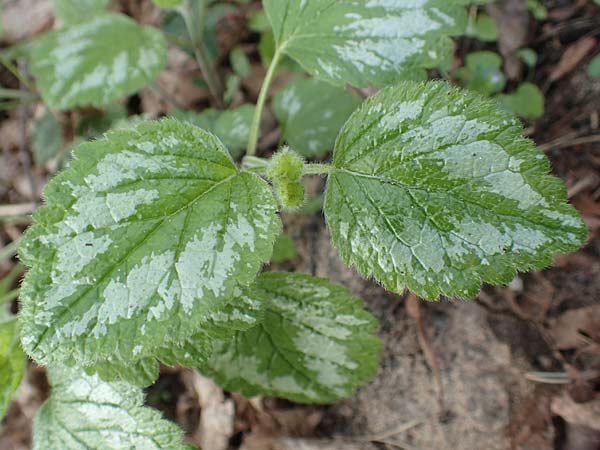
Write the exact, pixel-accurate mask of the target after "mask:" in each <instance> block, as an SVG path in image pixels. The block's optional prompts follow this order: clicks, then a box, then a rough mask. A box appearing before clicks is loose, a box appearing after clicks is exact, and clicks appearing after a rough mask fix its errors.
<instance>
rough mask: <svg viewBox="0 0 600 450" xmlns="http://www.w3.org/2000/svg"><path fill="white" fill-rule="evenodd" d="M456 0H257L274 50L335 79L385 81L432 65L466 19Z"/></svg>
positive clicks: (316, 73)
mask: <svg viewBox="0 0 600 450" xmlns="http://www.w3.org/2000/svg"><path fill="white" fill-rule="evenodd" d="M463 3H464V2H463V1H458V0H263V4H264V7H265V10H266V13H267V16H268V17H269V20H270V22H271V25H272V27H273V31H274V33H275V39H276V42H277V47H278V48H279V49H280V50H281V51H283V52H284V53H286V54H287V55H289V56H291V57H292V58H294V59H296V60H297V61H298V62H299V63H300V64H301V65H302V66H303V67H304V68H305V69H306V70H307V71H308V72H310V73H311V74H312V75H314V76H316V77H318V78H321V79H323V80H326V81H329V82H332V83H334V84H338V85H343V84H346V83H349V84H352V85H354V86H359V87H365V86H367V85H369V84H375V85H377V86H384V85H386V84H390V83H393V82H395V81H397V80H398V79H399V78H401V77H406V76H414V75H415V74H416V73H419V72H420V73H421V75H422V72H423V69H424V68H429V67H434V66H435V65H436V64H438V63H439V62H441V60H442V59H443V58H444V57H445V56H446V54H447V53H448V51H450V50H451V48H452V41H451V40H450V38H449V36H453V35H457V34H460V33H462V32H463V31H464V30H465V28H466V24H467V15H466V12H465V9H464V7H463V6H461V5H462V4H463Z"/></svg>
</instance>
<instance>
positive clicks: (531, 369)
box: [0, 0, 600, 450]
mask: <svg viewBox="0 0 600 450" xmlns="http://www.w3.org/2000/svg"><path fill="white" fill-rule="evenodd" d="M19 2H21V3H20V6H21V8H23V9H21V10H20V11H21V16H19V15H18V14H17V15H16V16H15V17H17V18H20V19H21V22H23V18H25V17H26V18H27V20H26V22H27V24H26V25H25V24H23V23H21V24H20V25H15V26H14V27H13V28H12V29H13V30H14V31H13V32H14V33H16V34H15V35H14V36H13V35H10V40H12V42H16V41H18V40H20V39H23V38H25V37H27V36H28V33H29V35H35V34H36V33H39V32H40V31H42V30H44V29H47V28H49V27H50V26H51V25H52V17H51V9H50V8H48V4H49V2H46V1H42V0H40V1H29V0H19ZM9 3H12V4H13V5H14V3H15V2H9ZM116 3H119V5H115V7H117V6H120V7H121V8H123V10H125V11H127V12H129V13H130V14H132V15H133V16H135V17H136V18H137V19H138V20H140V21H142V22H146V23H149V22H153V21H156V20H157V11H156V10H155V9H154V8H152V7H151V6H150V4H149V3H148V2H140V1H127V0H122V1H121V2H116ZM524 3H525V2H520V1H512V0H507V1H504V2H500V8H499V9H498V10H492V11H491V12H492V14H493V16H494V17H495V18H496V19H497V20H498V21H499V23H500V24H501V28H500V37H501V48H502V49H503V52H504V57H505V62H506V64H507V67H506V70H507V72H511V73H512V74H513V79H512V80H511V81H510V82H509V88H508V89H509V90H510V89H514V87H515V86H516V85H517V83H518V82H519V81H521V80H524V79H528V80H530V81H533V82H534V83H536V84H537V85H538V86H540V87H541V88H542V89H543V91H544V92H545V94H546V114H545V116H544V117H543V118H541V119H540V120H538V121H535V122H531V123H528V124H527V125H528V127H527V133H528V134H529V136H530V137H532V138H533V139H534V140H535V141H536V142H537V143H538V144H539V145H540V148H541V149H542V150H543V151H545V152H546V154H547V155H548V156H549V158H550V159H551V161H552V163H553V171H554V173H555V174H556V175H558V176H560V177H561V178H563V179H564V180H565V182H566V183H567V185H568V187H569V195H570V198H571V201H572V202H573V204H574V205H575V206H576V207H577V208H578V209H579V210H580V212H581V213H582V214H583V215H584V218H585V220H586V222H587V224H588V226H589V228H590V240H589V243H588V245H587V246H586V247H585V248H584V249H582V250H581V251H579V252H577V253H574V254H570V255H566V256H562V257H560V258H558V259H557V261H556V263H555V265H554V266H553V267H552V268H549V269H547V270H543V271H537V272H533V273H529V274H525V275H521V276H519V277H518V278H517V279H515V280H514V281H513V282H512V283H511V284H510V286H507V287H500V288H492V287H486V288H485V289H484V291H483V292H482V294H481V295H480V296H479V297H478V298H477V299H475V300H472V301H464V302H463V301H461V302H459V301H449V300H442V301H440V302H438V303H424V302H419V301H416V300H415V299H414V298H410V297H409V296H404V297H403V296H397V295H394V294H390V293H388V292H386V291H384V290H383V289H382V288H380V287H379V286H377V285H376V284H375V283H373V282H371V281H368V280H363V279H362V278H361V277H359V276H358V275H357V274H356V273H355V272H353V271H352V270H349V269H347V268H345V267H344V265H343V264H342V263H341V261H340V258H339V256H338V253H337V251H336V250H335V249H333V248H332V246H331V244H330V240H329V237H328V233H327V231H326V228H325V226H324V221H323V218H322V217H321V216H320V215H315V216H306V215H285V216H284V223H285V225H286V231H287V233H288V234H289V235H290V236H291V237H292V238H293V239H294V240H295V242H296V244H297V246H298V250H299V256H298V258H297V259H296V260H294V261H293V262H290V263H285V264H282V265H281V266H280V267H278V268H279V269H283V270H297V271H302V272H308V273H312V274H315V275H319V276H328V277H330V278H331V279H332V280H333V281H335V282H339V283H342V284H344V285H346V286H348V287H349V288H350V289H351V290H352V291H353V292H354V293H355V294H357V295H359V296H361V297H362V298H364V299H365V300H366V301H367V303H368V305H369V308H370V310H371V311H373V312H374V314H375V315H376V316H377V317H378V318H379V320H380V321H381V330H380V335H381V337H382V338H383V339H384V342H385V353H384V355H383V357H382V362H381V371H380V373H379V375H378V376H377V377H376V378H375V379H374V380H373V382H372V383H371V384H370V385H369V386H367V387H365V388H364V389H362V390H361V391H360V392H359V393H358V394H357V395H356V396H354V397H353V398H351V399H349V400H347V401H344V402H341V403H339V404H337V405H333V406H330V407H300V406H297V405H292V404H289V403H287V402H282V401H279V400H275V399H268V398H265V399H252V400H246V399H243V398H241V397H240V396H238V395H236V394H228V393H223V392H222V391H220V389H218V388H217V387H215V386H214V385H212V384H211V383H210V382H209V381H208V380H206V379H203V378H202V377H200V376H198V375H197V374H195V373H192V372H190V371H186V370H180V369H167V368H165V369H164V371H163V374H162V376H161V379H160V380H159V382H158V383H157V384H156V385H155V386H153V387H152V388H150V389H149V391H148V402H149V404H151V405H153V406H156V407H158V408H160V409H161V410H162V411H164V413H165V414H166V415H167V417H169V418H171V419H173V420H176V421H178V422H179V423H180V424H181V425H182V426H183V427H184V429H185V430H186V432H187V433H188V437H189V439H190V441H191V442H194V443H196V444H202V445H203V446H204V448H205V450H212V449H214V450H225V449H237V448H241V449H245V450H259V449H260V450H269V449H272V450H288V449H290V450H291V449H295V450H298V449H300V450H304V449H306V450H313V449H323V450H336V449H349V450H355V449H356V450H358V449H361V450H369V449H377V448H378V449H397V448H403V449H407V450H414V449H420V450H433V449H436V450H446V449H447V450H463V449H465V450H467V449H468V450H478V449H482V450H483V449H489V450H495V449H498V450H505V449H506V450H508V449H521V450H526V449H530V450H553V449H555V450H595V449H599V448H600V392H599V389H598V387H599V384H598V382H599V380H600V357H599V356H600V303H599V301H598V300H599V299H600V257H599V253H600V238H599V236H598V229H599V227H600V203H599V202H598V199H599V197H600V171H599V167H600V128H599V123H600V117H599V114H600V79H595V80H594V79H592V78H590V77H589V76H588V75H587V73H586V65H587V62H588V61H589V59H590V57H591V56H592V54H593V53H594V52H597V51H598V43H597V41H595V44H594V45H593V46H592V47H590V48H589V49H588V50H587V51H585V52H584V51H582V50H581V49H582V48H583V49H584V50H585V48H584V47H585V45H588V46H589V44H586V42H584V41H585V40H586V39H587V40H588V41H589V39H598V38H600V7H599V6H596V5H594V4H593V2H591V1H585V0H582V1H548V2H545V4H546V6H547V7H548V10H549V16H548V19H547V20H546V21H543V22H542V21H536V20H534V19H533V18H532V17H531V16H530V15H528V14H527V12H523V10H522V6H523V4H524ZM26 4H27V5H26ZM24 5H25V6H24ZM256 7H257V5H250V6H246V7H244V8H243V9H241V10H240V12H239V13H237V14H231V15H228V16H226V17H225V18H224V19H222V21H221V24H220V26H219V40H220V43H221V46H222V47H223V49H225V50H226V49H228V48H231V47H232V46H234V45H236V44H238V43H242V44H243V45H244V48H245V49H246V51H247V53H248V54H249V55H250V56H252V58H253V61H255V63H254V65H253V74H254V75H253V76H252V77H250V78H249V79H248V80H246V81H245V82H244V85H243V88H242V90H241V91H240V92H239V93H238V94H236V95H237V97H236V99H235V100H234V103H238V104H240V103H243V102H245V101H255V99H256V96H257V91H258V88H259V85H260V80H261V77H262V76H263V75H264V69H263V68H262V66H261V65H260V63H259V62H258V57H257V54H256V44H257V37H256V36H254V35H251V34H249V33H248V32H246V31H245V28H244V27H245V14H246V12H247V11H250V10H252V9H253V8H256ZM24 11H26V13H27V15H26V16H23V14H25V12H24ZM523 14H524V15H523ZM507 18H508V19H510V20H508V21H507V20H506V19H507ZM11 20H13V19H11ZM503 20H504V22H503ZM502 23H504V25H502ZM515 24H516V25H515ZM509 25H510V26H511V27H514V26H516V27H517V29H516V30H515V29H511V30H510V31H509V30H508V28H503V27H508V26H509ZM9 31H10V30H9ZM511 39H512V40H513V41H514V40H515V39H516V40H517V41H518V42H516V43H515V42H510V40H511ZM507 41H508V42H507ZM514 45H517V47H531V48H533V49H535V50H536V52H537V53H538V55H539V61H538V66H537V67H536V69H535V71H527V70H525V69H523V68H522V67H520V64H519V62H518V61H515V59H514V57H513V56H511V54H510V51H509V50H507V49H510V48H511V46H513V47H514ZM483 48H486V49H496V44H485V45H484V44H482V43H480V42H477V41H475V40H472V39H465V40H462V41H461V42H460V44H459V46H458V49H457V61H459V60H460V59H461V58H463V57H464V55H465V54H466V53H467V52H470V51H473V50H476V49H483ZM578 49H579V50H580V51H579V52H578ZM178 58H179V59H178ZM172 60H173V62H172V64H171V66H170V67H171V68H170V70H169V71H167V73H166V74H165V75H162V76H161V80H160V81H159V84H160V86H161V87H162V88H163V89H164V91H165V92H166V93H167V94H166V95H167V97H166V98H165V97H164V96H161V95H158V94H156V92H155V91H152V90H149V89H146V90H144V91H142V92H141V93H140V94H139V95H138V96H136V97H134V98H133V99H132V100H130V101H129V103H128V107H129V109H130V111H131V112H144V113H147V114H149V115H150V116H151V117H157V116H159V115H161V114H164V113H165V112H166V111H168V110H169V109H170V105H169V103H172V100H175V101H177V102H178V103H183V104H184V105H185V106H187V107H189V108H190V109H194V108H195V109H201V108H202V107H204V106H206V105H207V104H208V102H209V99H208V93H207V92H206V91H205V90H203V89H202V88H199V87H197V86H195V85H194V84H193V83H192V82H191V81H190V80H192V79H193V78H194V77H195V76H197V72H195V66H194V63H193V61H191V60H190V59H189V58H186V57H185V55H184V56H181V55H177V54H174V55H172ZM508 66H510V68H509V67H508ZM220 69H221V71H222V73H226V72H228V71H229V68H228V67H227V60H226V58H225V59H224V60H223V61H222V63H221V66H220ZM0 82H1V83H2V85H3V86H8V87H12V88H16V87H18V83H17V81H16V80H15V79H14V78H12V77H11V76H10V74H8V73H7V72H5V71H2V70H0ZM282 83H283V80H282V81H281V83H280V84H282ZM169 100H171V102H170V101H169ZM85 113H89V112H81V111H80V112H73V113H68V114H65V115H64V116H63V117H62V120H63V122H64V124H65V127H66V131H65V135H66V137H67V138H72V137H73V124H74V123H75V122H76V120H77V118H78V115H81V114H85ZM38 114H39V106H34V107H31V108H28V109H27V110H23V109H14V110H10V111H6V112H0V145H1V147H2V153H1V154H0V247H2V246H5V245H8V244H9V243H10V242H12V241H15V240H17V239H18V238H19V236H20V234H21V233H22V231H23V230H24V228H25V226H26V224H27V222H28V220H27V218H26V216H24V215H26V214H27V213H29V212H30V210H31V208H32V206H34V205H32V203H33V204H37V203H38V202H39V198H40V197H39V192H40V189H41V188H42V187H43V185H44V183H45V181H46V179H47V176H48V168H47V167H46V168H44V167H37V166H35V165H33V164H32V163H31V158H30V153H29V149H30V145H29V144H30V139H29V136H30V129H31V121H32V118H33V117H35V116H36V115H38ZM264 136H265V138H264V139H263V142H262V144H261V149H262V151H264V152H269V151H272V150H273V148H274V147H275V145H276V143H277V141H278V139H279V132H278V130H277V126H276V124H275V123H274V120H272V119H269V118H267V120H266V121H265V129H264ZM310 183H311V187H312V188H313V189H317V188H318V187H319V185H320V184H321V183H322V180H320V179H318V178H316V179H313V180H311V182H310ZM8 216H11V218H8ZM15 263H16V262H15V261H14V260H13V261H9V262H4V263H0V276H5V275H6V274H8V273H9V272H10V271H11V269H12V268H13V267H14V266H15ZM15 308H16V305H15ZM47 392H48V388H47V384H46V382H45V378H44V372H43V370H41V369H39V368H36V367H35V366H33V365H30V367H29V371H28V375H27V379H26V380H25V382H24V383H23V385H22V386H21V388H20V390H19V392H18V395H17V399H16V402H15V404H14V405H13V406H12V408H11V410H10V412H9V416H8V419H7V420H6V421H5V423H4V424H3V425H2V426H1V428H0V450H9V449H10V450H17V449H23V448H28V445H29V442H30V430H31V420H32V418H33V416H34V414H35V411H36V410H37V408H38V407H39V405H40V404H41V402H42V401H43V399H44V397H45V396H46V395H47ZM298 439H303V440H298ZM315 439H316V440H317V441H315Z"/></svg>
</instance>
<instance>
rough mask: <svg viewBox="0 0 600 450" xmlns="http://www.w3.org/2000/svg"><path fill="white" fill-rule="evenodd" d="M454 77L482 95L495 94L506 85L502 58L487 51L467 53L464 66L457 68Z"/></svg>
mask: <svg viewBox="0 0 600 450" xmlns="http://www.w3.org/2000/svg"><path fill="white" fill-rule="evenodd" d="M456 78H458V79H459V80H460V81H462V82H463V83H465V85H466V87H467V88H469V89H471V90H472V91H475V92H479V93H480V94H482V95H492V94H495V93H497V92H500V91H502V90H503V89H504V86H506V76H505V75H504V72H502V58H500V56H499V55H498V54H497V53H494V52H489V51H481V52H473V53H469V54H468V55H467V58H466V64H465V67H463V68H461V69H460V70H458V72H457V73H456Z"/></svg>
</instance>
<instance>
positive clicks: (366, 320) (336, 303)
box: [203, 272, 381, 403]
mask: <svg viewBox="0 0 600 450" xmlns="http://www.w3.org/2000/svg"><path fill="white" fill-rule="evenodd" d="M251 289H252V290H253V291H254V293H255V295H256V296H258V297H260V298H261V299H262V301H263V304H264V308H265V319H264V320H263V321H262V322H261V323H260V324H259V325H258V326H256V327H254V328H251V329H250V330H248V331H243V332H238V333H237V334H236V335H235V336H234V337H233V339H231V340H225V341H217V342H216V343H215V349H214V352H213V358H212V359H211V360H210V362H209V363H208V365H206V366H205V367H204V369H203V370H204V371H205V372H206V373H208V374H210V375H211V376H213V377H214V378H215V379H216V380H217V381H218V382H219V383H220V384H221V385H222V386H223V387H225V388H226V389H229V390H233V391H239V392H241V393H242V394H244V395H246V396H253V395H257V394H267V395H273V396H278V397H283V398H287V399H290V400H293V401H297V402H302V403H328V402H333V401H335V400H337V399H339V398H342V397H345V396H348V395H350V394H351V393H352V392H353V391H354V390H355V389H356V388H357V387H358V386H360V385H361V384H363V383H364V382H365V381H366V380H368V379H369V378H370V377H372V376H373V375H374V374H375V373H376V372H377V368H378V354H379V352H380V351H381V342H380V341H379V339H378V338H377V337H375V336H374V335H373V334H372V333H373V332H374V330H375V329H376V327H377V325H376V320H375V319H374V318H373V316H371V314H369V313H368V312H366V311H364V310H363V302H362V300H360V299H357V298H354V297H352V296H351V294H350V293H349V292H348V291H347V290H346V289H345V288H343V287H341V286H337V285H334V284H331V283H330V282H329V281H327V280H324V279H321V278H315V277H311V276H308V275H302V274H298V273H273V272H271V273H265V274H262V275H261V276H259V277H258V279H257V281H256V284H255V285H254V286H253V287H252V288H251Z"/></svg>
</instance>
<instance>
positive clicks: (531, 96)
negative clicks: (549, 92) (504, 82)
mask: <svg viewBox="0 0 600 450" xmlns="http://www.w3.org/2000/svg"><path fill="white" fill-rule="evenodd" d="M498 100H500V103H502V105H503V106H504V107H505V108H506V109H507V110H509V111H511V112H513V113H515V114H518V115H519V116H521V117H524V118H526V119H539V118H540V117H542V116H543V115H544V103H545V100H544V94H543V93H542V91H540V88H538V87H537V86H536V85H535V84H533V83H528V82H525V83H522V84H520V85H519V87H518V88H517V90H516V91H515V92H514V93H512V94H505V95H500V96H498Z"/></svg>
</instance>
